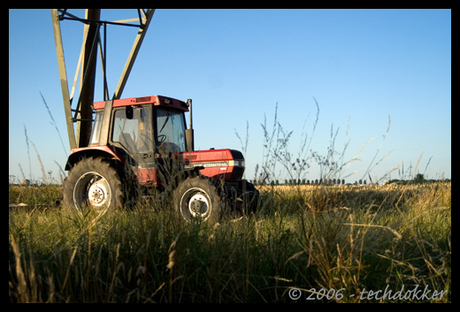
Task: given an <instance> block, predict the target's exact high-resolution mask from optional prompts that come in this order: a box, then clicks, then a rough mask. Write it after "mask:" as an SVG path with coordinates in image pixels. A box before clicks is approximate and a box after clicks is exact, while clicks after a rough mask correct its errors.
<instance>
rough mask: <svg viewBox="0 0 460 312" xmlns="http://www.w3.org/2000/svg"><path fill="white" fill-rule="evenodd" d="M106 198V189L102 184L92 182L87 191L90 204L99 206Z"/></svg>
mask: <svg viewBox="0 0 460 312" xmlns="http://www.w3.org/2000/svg"><path fill="white" fill-rule="evenodd" d="M106 199H107V191H106V189H105V188H104V186H103V185H101V184H99V183H94V184H93V185H91V187H90V188H89V191H88V200H89V202H90V204H91V205H92V206H100V205H102V204H103V203H104V202H105V200H106Z"/></svg>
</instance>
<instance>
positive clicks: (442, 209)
mask: <svg viewBox="0 0 460 312" xmlns="http://www.w3.org/2000/svg"><path fill="white" fill-rule="evenodd" d="M260 193H261V194H260V195H261V196H260V202H259V209H258V211H257V212H256V214H255V215H248V216H235V215H232V216H224V217H223V218H222V220H221V221H220V222H219V223H212V224H211V223H201V224H199V223H195V224H188V223H185V222H184V221H182V220H181V219H179V218H177V217H176V216H175V215H174V214H173V213H171V209H170V207H169V205H168V204H163V205H160V204H152V203H145V202H141V203H139V205H138V206H137V207H135V208H133V209H131V210H122V211H100V212H96V211H91V212H87V213H83V214H82V213H80V214H78V213H73V212H71V211H68V210H66V209H61V207H59V205H58V206H57V207H49V208H47V207H46V206H37V208H36V209H32V210H30V209H26V208H16V209H10V212H9V257H8V264H9V289H8V292H9V301H10V302H287V303H304V302H315V301H316V302H318V301H319V302H422V301H423V302H451V298H452V295H451V183H444V182H438V183H433V184H423V185H408V186H400V185H399V186H397V185H388V186H373V185H369V186H340V187H337V186H315V187H311V186H289V187H288V186H275V187H267V186H266V187H261V188H260ZM60 196H61V187H60V186H40V187H34V186H29V187H20V186H14V185H10V186H9V203H10V204H18V203H26V204H28V205H49V204H52V203H55V201H56V200H58V199H59V198H60ZM293 288H297V289H299V291H298V292H300V295H301V296H300V298H298V299H297V300H293V299H291V298H290V296H289V295H291V296H292V295H297V294H298V293H297V294H296V293H295V292H294V291H292V290H293ZM379 291H380V292H379ZM385 291H386V292H387V293H386V295H385V296H383V294H385ZM388 291H391V293H389V292H388ZM398 291H399V294H397V292H398ZM371 292H373V293H374V294H372V293H371ZM375 293H377V294H375ZM307 299H308V300H307ZM311 299H313V300H312V301H310V300H311Z"/></svg>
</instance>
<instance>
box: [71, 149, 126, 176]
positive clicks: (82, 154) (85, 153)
mask: <svg viewBox="0 0 460 312" xmlns="http://www.w3.org/2000/svg"><path fill="white" fill-rule="evenodd" d="M88 157H103V158H107V159H111V160H115V161H116V162H120V163H121V164H124V163H125V159H124V157H123V156H122V155H119V154H118V153H116V152H114V151H113V150H112V149H111V148H110V147H108V146H89V147H78V148H72V152H71V154H70V156H69V158H68V159H67V163H66V165H65V170H70V169H72V167H73V166H74V165H75V164H76V163H77V162H79V161H80V160H81V159H83V158H88Z"/></svg>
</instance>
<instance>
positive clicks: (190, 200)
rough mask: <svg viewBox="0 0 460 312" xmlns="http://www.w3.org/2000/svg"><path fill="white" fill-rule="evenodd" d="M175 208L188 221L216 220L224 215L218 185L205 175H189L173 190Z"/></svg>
mask: <svg viewBox="0 0 460 312" xmlns="http://www.w3.org/2000/svg"><path fill="white" fill-rule="evenodd" d="M173 201H174V209H175V211H176V212H177V214H178V215H179V216H181V217H182V218H184V219H185V220H186V221H187V222H192V221H208V222H216V221H218V220H219V219H220V217H221V215H222V204H223V203H222V200H221V197H220V196H219V191H218V187H217V186H216V184H215V183H214V182H213V181H211V180H210V179H208V178H205V177H203V176H196V177H189V178H187V179H185V180H184V181H182V182H180V183H179V185H178V186H177V188H176V189H175V190H174V192H173Z"/></svg>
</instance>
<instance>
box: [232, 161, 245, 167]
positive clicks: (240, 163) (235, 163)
mask: <svg viewBox="0 0 460 312" xmlns="http://www.w3.org/2000/svg"><path fill="white" fill-rule="evenodd" d="M228 165H229V166H230V167H244V160H229V161H228Z"/></svg>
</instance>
